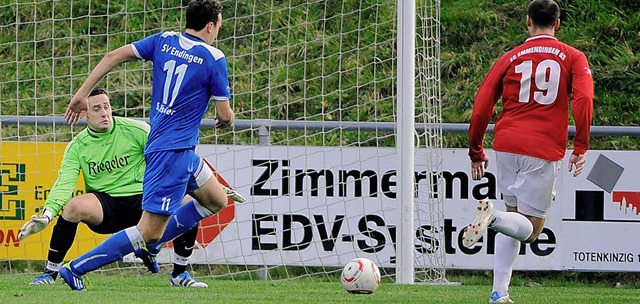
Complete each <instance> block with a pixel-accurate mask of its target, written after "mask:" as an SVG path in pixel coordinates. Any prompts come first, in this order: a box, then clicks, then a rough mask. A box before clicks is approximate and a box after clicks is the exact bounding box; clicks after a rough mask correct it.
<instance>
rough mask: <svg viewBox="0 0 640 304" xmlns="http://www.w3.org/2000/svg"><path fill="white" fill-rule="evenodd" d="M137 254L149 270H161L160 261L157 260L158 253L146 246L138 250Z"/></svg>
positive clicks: (153, 271)
mask: <svg viewBox="0 0 640 304" xmlns="http://www.w3.org/2000/svg"><path fill="white" fill-rule="evenodd" d="M135 255H136V257H139V258H140V259H141V260H142V263H144V266H146V267H147V270H149V271H150V272H151V273H158V272H160V265H158V261H156V255H155V254H153V253H151V252H149V250H147V248H146V247H145V248H141V249H138V250H136V251H135Z"/></svg>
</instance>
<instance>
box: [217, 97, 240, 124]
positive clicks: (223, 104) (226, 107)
mask: <svg viewBox="0 0 640 304" xmlns="http://www.w3.org/2000/svg"><path fill="white" fill-rule="evenodd" d="M215 106H216V123H215V125H214V128H216V129H220V128H226V127H230V126H232V125H233V121H234V120H235V114H234V113H233V109H231V105H230V104H229V100H216V102H215Z"/></svg>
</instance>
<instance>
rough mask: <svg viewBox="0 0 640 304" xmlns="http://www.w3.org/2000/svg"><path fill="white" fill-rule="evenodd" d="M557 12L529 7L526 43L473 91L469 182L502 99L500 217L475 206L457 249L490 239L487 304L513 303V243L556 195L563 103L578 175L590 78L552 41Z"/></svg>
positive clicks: (546, 0)
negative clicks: (571, 124)
mask: <svg viewBox="0 0 640 304" xmlns="http://www.w3.org/2000/svg"><path fill="white" fill-rule="evenodd" d="M559 17H560V8H559V7H558V4H556V3H555V2H554V1H553V0H534V1H532V2H531V3H530V4H529V7H528V13H527V28H528V30H529V34H530V37H529V38H528V39H527V40H526V41H525V42H524V43H523V44H521V45H520V46H518V47H516V48H515V49H513V50H511V51H509V52H507V53H506V54H504V55H503V56H502V57H500V59H498V61H497V62H496V63H495V64H494V65H493V67H492V68H491V70H490V71H489V73H488V74H487V76H486V77H485V79H484V81H483V82H482V84H481V85H480V88H479V90H478V93H477V95H476V99H475V102H474V106H473V114H472V116H471V125H470V127H469V157H470V158H471V176H472V178H473V179H474V180H479V179H481V178H482V177H483V175H484V170H485V169H486V168H487V167H488V166H489V157H487V156H486V155H485V153H484V150H483V147H482V142H483V138H484V134H485V131H486V129H487V125H488V124H489V122H490V121H491V118H492V115H493V112H494V107H495V105H496V103H497V102H498V100H499V99H502V111H501V112H500V115H499V116H498V120H497V122H496V124H495V130H494V131H495V139H494V141H493V149H494V150H495V153H496V163H497V184H498V189H499V191H500V192H501V193H502V195H503V198H504V202H505V204H506V209H507V212H502V211H498V210H495V209H494V208H493V204H492V203H491V202H490V201H489V200H486V199H485V200H482V201H480V204H479V206H478V212H477V214H476V218H475V219H474V221H473V222H472V223H471V224H470V225H469V227H467V228H466V229H465V233H464V235H463V237H464V239H463V244H464V245H465V246H467V247H472V246H473V245H474V244H475V243H476V242H477V241H478V239H479V238H480V237H481V236H482V235H483V234H484V232H485V231H486V229H487V228H491V229H493V230H495V231H497V232H500V233H499V234H498V235H497V236H496V240H495V246H496V248H495V255H494V279H493V292H492V295H491V298H490V300H489V302H490V303H497V302H506V303H509V302H512V301H511V299H510V298H509V293H508V288H509V282H510V280H511V273H512V269H513V264H514V261H515V258H516V256H517V254H518V251H519V248H520V242H532V241H533V240H535V239H536V238H537V237H538V235H539V234H540V232H541V231H542V228H543V227H544V222H545V219H546V217H547V212H548V210H549V207H550V206H551V202H552V200H553V198H554V194H555V182H556V178H557V174H558V171H559V168H560V161H561V160H562V158H563V157H564V155H565V149H566V146H567V135H568V134H567V133H568V121H569V101H570V100H571V99H572V98H573V100H572V102H571V107H572V112H573V116H574V119H575V125H576V135H575V138H574V150H573V152H572V154H571V156H570V158H569V166H568V167H569V172H571V171H573V176H574V177H575V176H578V175H579V174H580V173H581V172H582V169H583V168H584V164H585V162H586V156H585V154H586V152H587V149H588V148H589V132H590V125H591V119H592V115H593V79H592V76H591V69H590V68H589V63H588V62H587V58H586V56H585V55H584V54H583V53H582V52H580V51H578V50H577V49H575V48H573V47H571V46H569V45H567V44H565V43H562V42H560V41H558V39H557V38H556V37H555V36H554V35H555V30H556V29H557V28H558V26H559V25H560V19H559Z"/></svg>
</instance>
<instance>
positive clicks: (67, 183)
mask: <svg viewBox="0 0 640 304" xmlns="http://www.w3.org/2000/svg"><path fill="white" fill-rule="evenodd" d="M79 176H80V162H79V158H78V150H77V145H75V140H72V141H71V142H70V143H69V144H68V145H67V148H66V150H65V151H64V156H63V157H62V164H61V165H60V170H58V179H56V182H55V183H54V184H53V187H52V188H51V192H50V193H49V196H48V197H47V201H46V203H45V204H44V206H45V208H46V209H48V210H49V211H51V212H52V213H53V215H54V216H57V215H58V213H60V210H62V208H63V207H64V206H65V205H66V204H67V203H68V202H69V200H70V199H71V194H72V193H73V189H74V188H75V187H76V183H77V182H78V177H79Z"/></svg>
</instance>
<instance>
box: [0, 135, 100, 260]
mask: <svg viewBox="0 0 640 304" xmlns="http://www.w3.org/2000/svg"><path fill="white" fill-rule="evenodd" d="M66 146H67V144H66V143H43V142H0V260H46V259H47V253H48V251H49V238H50V237H51V231H52V229H53V226H54V225H55V223H56V221H57V217H56V219H55V220H53V221H52V222H51V223H50V224H49V226H48V227H47V228H46V229H45V230H43V231H42V232H40V233H36V234H34V235H32V236H30V237H28V238H27V239H25V240H24V241H22V242H20V241H18V232H20V228H22V225H23V224H24V223H25V222H26V221H27V220H29V218H31V215H33V214H37V213H40V211H41V210H42V207H43V206H44V203H45V201H46V199H47V196H48V195H49V192H50V191H51V186H52V185H53V183H54V182H55V180H56V178H57V177H58V168H59V167H60V162H61V161H62V156H63V154H64V149H65V148H66ZM82 193H84V180H83V179H82V174H81V175H80V179H79V180H78V184H77V185H76V188H75V190H74V193H73V195H74V196H75V195H78V194H82ZM106 237H107V235H100V234H95V233H93V232H92V231H91V230H89V229H88V228H87V226H86V225H84V224H80V225H78V233H77V234H76V239H75V241H74V243H73V246H72V247H71V249H69V252H68V254H67V256H66V257H65V260H71V259H74V258H76V257H78V256H79V255H81V254H83V253H85V252H87V251H89V250H90V249H92V248H93V247H95V246H96V245H98V244H100V243H101V242H102V241H103V240H104V239H105V238H106Z"/></svg>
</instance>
